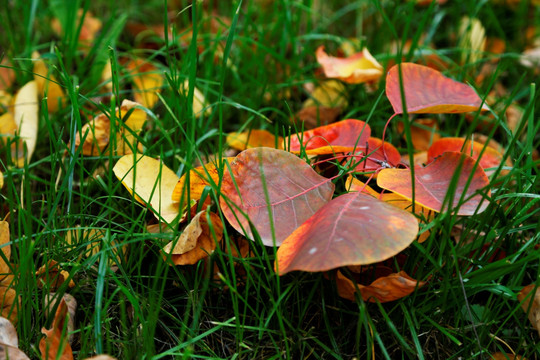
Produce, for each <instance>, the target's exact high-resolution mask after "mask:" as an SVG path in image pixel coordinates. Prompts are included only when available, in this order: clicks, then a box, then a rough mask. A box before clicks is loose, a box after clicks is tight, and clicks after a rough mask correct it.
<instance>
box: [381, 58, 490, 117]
mask: <svg viewBox="0 0 540 360" xmlns="http://www.w3.org/2000/svg"><path fill="white" fill-rule="evenodd" d="M398 66H399V65H394V66H393V67H392V68H391V69H390V70H389V71H388V75H386V96H387V97H388V100H390V103H391V104H392V107H393V108H394V112H395V113H396V114H401V113H402V112H403V104H402V103H401V91H400V79H399V67H398ZM401 72H402V76H403V77H402V80H403V90H404V92H405V102H406V103H407V112H408V113H410V114H412V113H415V114H425V113H430V114H441V113H461V112H469V111H476V110H478V109H479V108H480V106H482V110H488V107H487V105H486V104H484V105H482V100H481V99H480V98H479V97H478V95H477V94H476V93H475V92H474V90H473V89H472V88H471V87H470V86H468V85H467V84H464V83H460V82H458V81H455V80H452V79H450V78H447V77H446V76H444V75H443V74H441V73H440V72H438V71H437V70H434V69H432V68H429V67H427V66H423V65H417V64H413V63H402V64H401Z"/></svg>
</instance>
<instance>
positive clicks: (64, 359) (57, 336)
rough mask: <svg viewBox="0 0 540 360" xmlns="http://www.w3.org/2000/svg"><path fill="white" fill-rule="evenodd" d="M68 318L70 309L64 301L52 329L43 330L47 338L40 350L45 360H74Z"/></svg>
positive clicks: (59, 307) (42, 340)
mask: <svg viewBox="0 0 540 360" xmlns="http://www.w3.org/2000/svg"><path fill="white" fill-rule="evenodd" d="M68 317H69V315H68V307H67V304H66V302H65V301H64V299H62V300H60V305H58V308H57V309H56V314H55V316H54V320H53V324H52V327H51V328H50V329H46V328H44V327H43V328H42V329H41V333H43V334H44V335H45V337H44V338H43V339H41V341H40V342H39V350H40V352H41V357H42V358H43V359H44V360H49V359H50V360H73V352H72V350H71V346H70V345H69V342H68V334H67V324H66V319H67V318H68Z"/></svg>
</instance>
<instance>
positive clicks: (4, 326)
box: [0, 317, 30, 360]
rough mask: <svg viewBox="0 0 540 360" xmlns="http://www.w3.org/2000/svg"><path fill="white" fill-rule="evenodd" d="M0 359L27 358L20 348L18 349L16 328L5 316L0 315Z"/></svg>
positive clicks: (24, 359) (22, 359)
mask: <svg viewBox="0 0 540 360" xmlns="http://www.w3.org/2000/svg"><path fill="white" fill-rule="evenodd" d="M0 359H10V360H29V359H30V358H29V357H28V356H26V354H25V353H23V352H22V351H21V350H19V338H18V336H17V330H15V327H14V326H13V324H12V323H11V322H10V321H9V320H8V319H6V318H4V317H0Z"/></svg>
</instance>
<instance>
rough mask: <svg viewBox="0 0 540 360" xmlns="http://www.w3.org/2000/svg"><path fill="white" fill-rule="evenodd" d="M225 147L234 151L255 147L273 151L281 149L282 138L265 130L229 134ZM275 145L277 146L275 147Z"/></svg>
mask: <svg viewBox="0 0 540 360" xmlns="http://www.w3.org/2000/svg"><path fill="white" fill-rule="evenodd" d="M227 145H229V146H230V147H232V148H233V149H236V150H240V151H243V150H246V149H251V148H255V147H270V148H275V149H282V147H283V138H282V137H281V136H278V137H277V138H276V136H274V134H272V133H271V132H269V131H266V130H256V129H255V130H250V131H244V132H242V133H237V132H233V133H229V134H228V135H227ZM276 145H277V146H276Z"/></svg>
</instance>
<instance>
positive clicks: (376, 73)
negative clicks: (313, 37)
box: [316, 46, 383, 84]
mask: <svg viewBox="0 0 540 360" xmlns="http://www.w3.org/2000/svg"><path fill="white" fill-rule="evenodd" d="M316 56H317V61H318V62H319V64H321V66H322V67H323V71H324V74H325V75H326V77H328V78H336V79H340V80H342V81H344V82H346V83H349V84H360V83H363V82H367V81H375V80H378V79H379V78H380V77H381V75H382V72H383V67H382V66H381V64H379V63H378V62H377V60H375V58H374V57H373V56H372V55H371V54H370V53H369V51H368V49H367V48H364V49H363V50H362V52H359V53H356V54H353V55H351V56H349V57H347V58H336V57H333V56H329V55H328V54H327V53H326V52H325V51H324V46H320V47H319V48H318V49H317V51H316Z"/></svg>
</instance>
